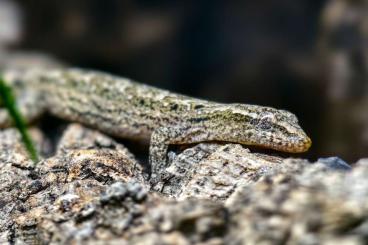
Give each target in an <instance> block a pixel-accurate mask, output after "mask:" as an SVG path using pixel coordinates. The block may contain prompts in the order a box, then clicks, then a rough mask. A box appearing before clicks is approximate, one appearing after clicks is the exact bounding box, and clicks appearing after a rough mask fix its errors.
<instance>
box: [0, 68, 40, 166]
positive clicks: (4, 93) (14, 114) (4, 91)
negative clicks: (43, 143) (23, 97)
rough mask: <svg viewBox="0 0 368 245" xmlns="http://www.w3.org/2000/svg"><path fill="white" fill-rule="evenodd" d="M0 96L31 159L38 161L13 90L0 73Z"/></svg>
mask: <svg viewBox="0 0 368 245" xmlns="http://www.w3.org/2000/svg"><path fill="white" fill-rule="evenodd" d="M0 96H1V105H3V106H4V107H5V108H6V109H7V110H8V112H9V115H10V116H11V118H12V119H13V121H14V124H15V126H16V128H17V129H18V130H19V132H20V134H21V137H22V141H23V143H24V145H25V147H26V149H27V151H28V153H29V155H30V157H31V159H32V160H33V162H34V163H35V164H36V163H37V162H38V161H39V156H38V154H37V151H36V148H35V147H34V144H33V142H32V140H31V137H30V136H29V133H28V130H27V126H26V123H25V120H24V118H23V116H22V115H21V113H20V111H19V109H18V107H17V105H16V100H15V96H14V94H13V91H12V89H11V88H10V87H9V86H8V85H7V84H6V83H5V81H4V79H3V78H2V76H1V74H0Z"/></svg>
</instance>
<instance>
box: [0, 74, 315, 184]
mask: <svg viewBox="0 0 368 245" xmlns="http://www.w3.org/2000/svg"><path fill="white" fill-rule="evenodd" d="M6 77H7V78H8V80H10V81H15V80H22V81H23V82H24V83H21V84H24V85H23V86H25V90H27V91H28V92H29V93H30V94H32V96H33V97H34V96H35V94H37V96H39V97H38V98H37V99H36V100H35V101H37V103H36V102H35V103H33V104H32V103H28V104H27V105H21V106H23V107H26V106H28V107H29V106H32V108H33V109H32V113H33V114H32V116H33V117H35V115H38V114H40V113H41V112H42V111H44V110H47V111H48V112H50V113H52V114H53V115H55V116H57V117H60V118H64V119H67V120H70V121H74V122H79V123H82V124H84V125H87V126H90V127H93V128H97V129H99V130H101V131H103V132H106V133H108V134H111V135H114V136H117V137H121V138H130V139H136V140H137V139H138V140H145V141H149V140H150V154H149V160H150V163H151V166H152V175H153V176H152V177H153V178H156V179H157V178H158V177H159V175H160V174H162V172H163V170H164V169H165V167H166V165H165V164H166V156H167V150H168V147H169V145H171V144H189V143H199V142H203V141H225V142H234V143H240V144H245V145H256V146H261V147H265V148H271V149H275V150H279V151H284V152H291V153H298V152H304V151H306V150H307V149H308V148H309V147H310V145H311V140H310V139H309V138H308V137H307V135H306V134H305V133H304V131H303V130H302V128H301V127H300V126H299V124H298V120H297V118H296V117H295V115H294V114H292V113H290V112H288V111H284V110H276V109H274V108H270V107H262V106H255V105H245V104H220V103H215V102H209V101H206V100H200V99H195V98H190V97H186V96H182V95H178V94H174V93H171V92H168V91H165V90H161V89H157V88H154V87H150V86H147V85H143V84H138V83H135V82H132V81H131V80H129V79H125V78H120V77H116V76H111V75H108V74H105V73H100V72H94V71H86V70H79V69H65V70H54V71H28V72H25V73H24V72H23V73H21V74H19V73H14V72H10V71H9V72H7V73H6ZM30 104H32V105H30ZM36 105H37V108H38V112H39V113H35V108H36ZM24 112H27V110H26V109H24ZM1 113H2V114H4V112H1V111H0V115H1ZM26 116H27V114H26ZM29 120H30V121H31V118H29ZM7 121H8V119H7V118H6V117H5V116H4V115H2V116H0V126H1V125H3V126H4V125H6V122H7Z"/></svg>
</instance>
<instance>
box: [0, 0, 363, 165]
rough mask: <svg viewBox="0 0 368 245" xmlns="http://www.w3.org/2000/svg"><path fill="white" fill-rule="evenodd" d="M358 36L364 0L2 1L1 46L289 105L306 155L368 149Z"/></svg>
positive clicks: (146, 79)
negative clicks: (306, 144) (303, 135)
mask: <svg viewBox="0 0 368 245" xmlns="http://www.w3.org/2000/svg"><path fill="white" fill-rule="evenodd" d="M367 37H368V1H365V0H329V1H328V0H324V1H322V0H313V1H310V0H258V1H222V0H207V1H206V0H203V1H198V0H187V1H174V0H158V1H153V0H105V1H101V0H85V1H83V0H64V1H49V0H37V1H21V0H0V49H3V50H18V51H19V50H24V51H34V52H41V53H47V54H51V55H53V56H54V57H56V58H58V59H60V60H62V61H64V62H66V63H68V64H70V65H73V66H79V67H88V68H93V69H98V70H103V71H108V72H111V73H114V74H118V75H122V76H126V77H130V78H132V79H134V80H137V81H140V82H143V83H147V84H151V85H155V86H159V87H162V88H166V89H170V90H173V91H176V92H180V93H183V94H187V95H191V96H196V97H201V98H206V99H209V100H215V101H219V102H241V103H251V104H260V105H268V106H272V107H276V108H283V109H287V110H290V111H292V112H294V113H295V114H296V115H297V116H298V118H299V120H300V122H301V125H302V126H303V128H305V130H306V131H307V133H308V134H309V135H310V136H311V138H312V140H313V143H314V144H313V146H312V149H311V150H310V152H308V153H306V154H305V155H301V156H302V157H308V158H310V159H311V160H315V159H316V158H317V157H325V156H336V155H337V156H339V157H341V158H343V159H344V160H347V161H349V162H354V161H356V160H357V159H359V158H362V157H368V83H367V79H368V42H367V41H368V40H367ZM298 156H299V155H298Z"/></svg>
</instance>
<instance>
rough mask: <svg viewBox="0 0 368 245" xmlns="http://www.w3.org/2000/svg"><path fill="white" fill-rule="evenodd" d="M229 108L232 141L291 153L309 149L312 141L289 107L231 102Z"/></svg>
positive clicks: (228, 116) (228, 118)
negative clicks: (277, 107)
mask: <svg viewBox="0 0 368 245" xmlns="http://www.w3.org/2000/svg"><path fill="white" fill-rule="evenodd" d="M226 111H227V113H226V115H227V116H226V118H227V120H225V122H226V123H228V124H227V125H228V127H226V128H228V129H229V130H232V131H231V133H229V135H232V136H231V137H233V138H232V139H230V141H233V142H234V141H235V142H237V143H241V144H246V145H255V146H260V147H265V148H270V149H274V150H278V151H283V152H291V153H300V152H305V151H307V150H308V149H309V147H310V146H311V144H312V141H311V140H310V138H309V137H308V136H307V135H306V133H305V132H304V130H303V129H302V128H301V127H300V125H299V122H298V119H297V117H296V116H295V115H294V114H292V113H290V112H288V111H285V110H277V109H274V108H271V107H263V106H255V105H254V106H253V105H251V106H250V105H241V104H233V105H230V107H228V108H227V109H226ZM231 128H232V129H231Z"/></svg>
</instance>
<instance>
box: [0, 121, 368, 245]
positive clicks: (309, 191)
mask: <svg viewBox="0 0 368 245" xmlns="http://www.w3.org/2000/svg"><path fill="white" fill-rule="evenodd" d="M32 135H34V136H37V135H38V136H37V137H36V138H37V140H36V142H38V143H37V145H42V144H43V142H44V141H46V142H47V140H43V139H44V138H45V137H44V136H43V135H42V133H41V132H40V131H38V130H32ZM0 139H1V140H0V150H1V151H0V162H1V166H0V242H1V243H5V244H7V243H10V244H106V243H107V244H214V245H215V244H216V245H217V244H244V243H246V244H259V243H263V244H273V243H278V244H336V243H339V244H366V242H367V241H368V205H367V204H368V178H367V177H366V176H368V161H367V159H362V160H360V161H359V162H358V163H356V164H355V165H354V167H352V168H351V170H350V171H335V170H336V169H341V166H345V165H344V164H343V163H342V162H341V161H340V160H339V159H336V158H332V159H327V160H326V159H319V160H318V161H317V162H315V163H311V162H308V161H307V160H303V159H283V158H280V157H275V156H270V155H266V154H259V153H255V152H252V151H250V150H249V149H247V148H244V147H243V146H241V145H237V144H225V145H222V144H210V143H202V144H198V145H195V146H192V147H190V148H187V149H185V150H184V151H183V152H181V153H176V152H174V151H171V152H170V153H169V155H170V156H169V158H170V165H169V167H168V168H167V169H166V170H167V172H168V176H170V178H168V179H165V180H162V182H161V183H160V184H161V187H162V188H161V189H160V192H155V191H152V190H151V191H148V190H150V189H151V186H149V185H148V183H146V181H145V179H144V178H143V176H144V171H143V169H142V167H141V165H140V164H139V163H138V162H137V161H136V160H135V158H134V156H133V155H132V154H131V153H130V152H129V151H128V150H127V149H126V148H125V147H124V146H123V145H121V144H120V143H118V142H116V141H115V140H113V139H111V138H110V137H108V136H105V135H103V134H101V133H99V132H97V131H94V130H91V129H87V128H84V127H83V126H80V125H78V124H71V125H69V126H68V127H67V129H66V130H65V132H64V134H63V136H62V137H61V139H60V142H59V144H58V146H57V147H56V149H57V150H56V153H55V155H53V156H51V157H49V158H46V159H44V160H42V161H41V162H40V163H39V164H38V165H37V166H35V167H34V166H33V164H32V162H30V161H29V157H28V155H27V153H26V152H25V150H24V148H23V146H22V144H21V142H20V139H19V135H18V133H17V132H16V131H15V130H14V129H8V130H3V131H0ZM326 162H327V164H326ZM331 163H332V164H331ZM344 169H345V168H344Z"/></svg>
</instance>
